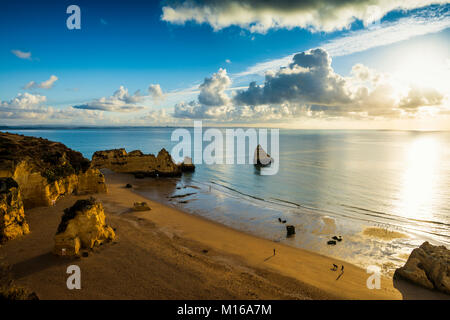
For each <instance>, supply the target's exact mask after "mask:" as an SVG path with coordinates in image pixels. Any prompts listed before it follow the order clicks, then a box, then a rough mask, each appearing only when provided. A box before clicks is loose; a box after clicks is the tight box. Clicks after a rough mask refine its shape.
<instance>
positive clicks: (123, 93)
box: [73, 86, 144, 112]
mask: <svg viewBox="0 0 450 320" xmlns="http://www.w3.org/2000/svg"><path fill="white" fill-rule="evenodd" d="M143 99H144V97H143V96H141V95H140V92H139V90H138V91H136V92H135V93H134V94H133V95H130V94H129V93H128V89H126V88H124V87H123V86H120V87H119V89H118V90H117V91H116V92H114V94H113V95H112V96H110V97H103V98H100V99H95V100H92V101H90V102H87V103H84V104H81V105H75V106H73V108H75V109H85V110H100V111H109V112H136V111H139V110H142V109H144V107H142V106H137V105H136V104H137V103H138V102H141V101H142V100H143Z"/></svg>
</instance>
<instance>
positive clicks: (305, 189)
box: [10, 128, 450, 272]
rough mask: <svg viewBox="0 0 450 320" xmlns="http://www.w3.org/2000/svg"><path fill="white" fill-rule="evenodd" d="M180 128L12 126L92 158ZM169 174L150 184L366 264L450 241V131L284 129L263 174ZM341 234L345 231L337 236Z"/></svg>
mask: <svg viewBox="0 0 450 320" xmlns="http://www.w3.org/2000/svg"><path fill="white" fill-rule="evenodd" d="M172 131H173V129H172V128H142V129H141V128H139V129H136V128H132V129H131V128H130V129H77V130H15V131H10V132H14V133H21V134H25V135H32V136H36V137H44V138H47V139H50V140H54V141H59V142H62V143H64V144H66V145H67V146H68V147H70V148H73V149H75V150H78V151H80V152H82V153H83V155H84V156H85V157H87V158H91V156H92V154H93V153H94V152H95V151H97V150H105V149H113V148H122V147H125V148H126V149H127V151H132V150H135V149H140V150H142V151H143V152H145V153H157V152H158V151H159V150H160V149H161V148H163V147H164V148H166V149H167V150H169V151H170V150H171V149H172V147H173V146H174V145H175V144H176V142H172V141H171V140H170V137H171V134H172ZM206 145H207V143H206V142H204V145H203V147H205V146H206ZM269 151H270V150H269ZM160 180H161V179H160ZM149 181H150V182H151V181H152V179H149ZM167 183H169V184H172V185H173V186H174V187H173V191H172V192H171V194H169V195H167V194H158V189H157V188H156V187H155V188H153V189H152V183H149V188H148V190H147V191H145V190H144V191H142V193H144V194H145V195H147V196H148V197H150V198H159V199H166V200H164V201H165V202H167V203H169V204H172V205H175V206H181V207H182V208H183V209H185V210H186V211H188V212H191V213H193V214H198V215H202V216H204V217H207V218H209V219H213V220H215V221H218V222H221V223H224V224H226V225H229V226H231V227H234V228H237V229H240V230H242V231H245V232H250V233H252V234H255V235H258V236H261V237H265V238H269V239H272V240H274V241H281V242H284V243H287V244H290V245H293V246H298V247H302V248H306V249H309V250H314V251H316V252H320V253H322V254H325V255H328V256H332V257H337V258H344V259H347V260H350V261H352V262H354V263H356V264H359V265H361V266H367V265H369V264H378V265H381V266H382V267H383V270H384V271H385V272H392V270H393V268H394V267H395V266H397V265H399V264H401V263H402V262H403V261H404V260H405V259H406V255H407V254H408V253H409V252H410V251H411V249H412V248H413V247H415V246H417V245H419V244H421V243H422V242H423V241H424V240H428V241H431V242H432V243H437V244H445V245H447V246H448V245H449V244H450V133H449V132H401V131H326V130H281V131H280V169H279V172H278V174H276V175H273V176H262V175H260V174H259V172H258V171H256V170H255V169H254V167H253V166H252V165H251V164H246V165H237V164H235V165H198V166H197V169H196V171H195V173H193V174H187V175H184V176H183V178H180V179H167ZM188 193H189V194H191V195H189V196H186V197H178V198H172V199H171V198H170V196H171V195H172V196H173V195H181V196H183V195H184V194H188ZM278 217H282V218H283V219H287V220H288V223H289V224H294V225H295V226H296V229H297V234H296V236H295V237H294V238H288V239H287V238H286V237H285V226H284V225H283V224H281V223H279V222H278ZM368 227H376V228H381V229H385V230H389V231H396V232H400V233H403V234H405V235H407V236H408V237H407V238H396V239H393V240H389V241H388V240H383V239H381V238H377V237H374V236H368V235H365V234H364V233H363V231H364V230H365V229H366V228H368ZM333 235H342V236H343V237H344V240H343V241H342V242H341V243H338V244H337V245H336V246H329V245H327V241H328V240H329V239H330V237H331V236H333ZM269 254H270V253H269Z"/></svg>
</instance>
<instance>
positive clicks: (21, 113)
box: [0, 92, 102, 124]
mask: <svg viewBox="0 0 450 320" xmlns="http://www.w3.org/2000/svg"><path fill="white" fill-rule="evenodd" d="M46 101H47V98H46V97H45V96H41V95H34V94H30V93H28V92H25V93H19V94H17V96H16V97H15V98H13V99H11V100H9V101H0V119H8V120H9V121H11V120H14V121H16V122H21V123H24V124H29V123H30V121H33V122H34V123H36V122H41V123H44V122H54V121H68V120H69V121H78V122H89V121H96V120H98V119H101V117H102V116H101V114H100V113H99V112H97V111H90V110H76V109H74V108H72V107H68V108H63V109H56V108H53V107H50V106H46V105H45V102H46ZM8 124H9V123H8Z"/></svg>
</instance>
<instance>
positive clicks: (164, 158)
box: [92, 149, 194, 177]
mask: <svg viewBox="0 0 450 320" xmlns="http://www.w3.org/2000/svg"><path fill="white" fill-rule="evenodd" d="M92 166H93V167H94V168H98V169H102V168H107V169H110V170H112V171H114V172H119V173H131V174H134V175H136V176H148V177H155V176H165V177H174V176H179V175H181V173H182V172H183V171H185V170H184V167H185V166H183V164H180V165H177V164H175V162H173V160H172V157H171V156H170V154H169V152H167V150H166V149H162V150H161V151H160V152H159V153H158V155H157V156H156V157H155V156H154V155H153V154H144V153H142V152H141V151H139V150H135V151H132V152H130V153H127V152H126V151H125V149H114V150H105V151H97V152H95V153H94V155H93V156H92ZM188 168H189V170H190V171H193V170H194V167H193V165H192V164H190V165H189V166H188ZM186 171H188V170H186Z"/></svg>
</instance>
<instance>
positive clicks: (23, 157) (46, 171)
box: [0, 133, 106, 208]
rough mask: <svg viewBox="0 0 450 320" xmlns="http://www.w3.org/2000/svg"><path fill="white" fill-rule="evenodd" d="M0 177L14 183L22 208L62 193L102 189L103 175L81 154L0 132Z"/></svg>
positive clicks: (51, 200)
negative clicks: (19, 195)
mask: <svg viewBox="0 0 450 320" xmlns="http://www.w3.org/2000/svg"><path fill="white" fill-rule="evenodd" d="M0 177H11V178H13V179H14V180H15V181H16V182H17V183H18V185H19V187H20V191H21V194H22V200H23V203H24V206H25V208H32V207H36V206H50V205H53V204H54V203H55V201H56V200H58V198H59V197H60V196H62V195H65V194H72V193H76V194H89V193H104V192H106V184H105V177H104V176H103V174H102V173H101V172H100V171H99V170H97V169H93V168H91V163H90V161H89V160H88V159H86V158H84V157H83V155H82V154H81V153H79V152H76V151H73V150H71V149H69V148H67V147H66V146H65V145H63V144H61V143H57V142H52V141H49V140H46V139H42V138H34V137H26V136H22V135H16V134H10V133H0Z"/></svg>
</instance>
